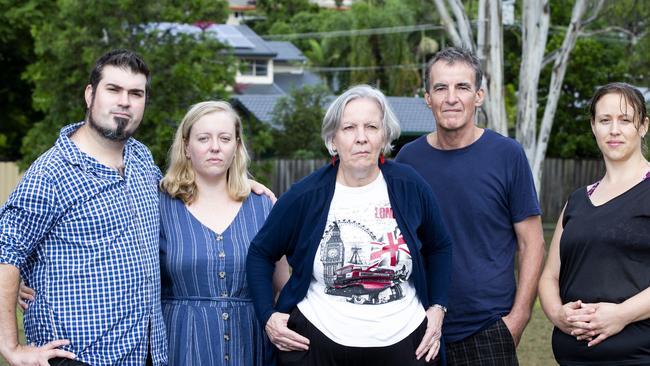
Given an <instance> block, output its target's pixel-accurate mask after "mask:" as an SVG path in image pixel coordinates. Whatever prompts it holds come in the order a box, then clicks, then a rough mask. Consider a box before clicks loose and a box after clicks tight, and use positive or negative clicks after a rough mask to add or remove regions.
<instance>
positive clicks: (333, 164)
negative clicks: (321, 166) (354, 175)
mask: <svg viewBox="0 0 650 366" xmlns="http://www.w3.org/2000/svg"><path fill="white" fill-rule="evenodd" d="M337 156H338V155H334V156H332V166H336V157H337Z"/></svg>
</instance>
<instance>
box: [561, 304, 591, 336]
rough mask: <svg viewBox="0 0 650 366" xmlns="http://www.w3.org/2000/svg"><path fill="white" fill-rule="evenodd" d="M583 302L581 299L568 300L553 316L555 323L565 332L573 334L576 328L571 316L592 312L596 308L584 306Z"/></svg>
mask: <svg viewBox="0 0 650 366" xmlns="http://www.w3.org/2000/svg"><path fill="white" fill-rule="evenodd" d="M582 305H583V303H582V301H580V300H577V301H572V302H567V303H566V304H564V305H562V306H560V307H558V308H557V311H555V313H554V316H553V319H552V321H553V325H555V326H556V327H558V329H560V330H561V331H562V332H563V333H565V334H569V335H572V332H573V331H575V330H576V326H575V324H573V323H572V322H570V321H569V317H571V316H575V315H586V314H590V313H592V312H593V311H594V310H593V309H592V308H590V307H582Z"/></svg>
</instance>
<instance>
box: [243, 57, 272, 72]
mask: <svg viewBox="0 0 650 366" xmlns="http://www.w3.org/2000/svg"><path fill="white" fill-rule="evenodd" d="M242 61H243V62H244V66H243V67H242V68H241V73H242V75H248V76H267V75H268V73H269V67H268V62H267V60H254V59H250V60H242Z"/></svg>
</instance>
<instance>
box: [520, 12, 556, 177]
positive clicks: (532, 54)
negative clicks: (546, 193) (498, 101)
mask: <svg viewBox="0 0 650 366" xmlns="http://www.w3.org/2000/svg"><path fill="white" fill-rule="evenodd" d="M521 12H522V22H521V23H522V27H521V28H522V29H521V33H522V37H521V38H522V42H521V43H522V50H521V66H520V69H519V90H518V93H517V95H518V96H519V98H518V100H517V131H516V135H515V136H516V139H517V141H519V143H521V145H522V146H523V147H524V151H525V152H526V157H527V158H528V161H529V162H532V161H533V159H534V155H535V146H536V141H537V140H536V139H537V107H538V106H537V88H538V87H539V75H540V72H541V71H542V67H543V60H544V50H545V48H546V41H547V35H548V28H549V23H550V9H549V1H548V0H542V1H538V0H524V2H523V5H522V11H521ZM531 165H532V164H531ZM531 168H532V166H531Z"/></svg>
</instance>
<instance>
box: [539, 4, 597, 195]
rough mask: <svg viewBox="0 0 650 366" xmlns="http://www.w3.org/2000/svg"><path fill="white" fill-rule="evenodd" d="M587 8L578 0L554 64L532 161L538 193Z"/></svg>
mask: <svg viewBox="0 0 650 366" xmlns="http://www.w3.org/2000/svg"><path fill="white" fill-rule="evenodd" d="M586 10H587V0H576V2H575V4H574V5H573V11H572V12H571V24H569V26H568V27H567V31H566V34H565V35H564V40H563V41H562V46H561V48H560V50H559V54H558V56H557V58H556V59H555V63H554V65H553V73H552V75H551V84H550V86H549V93H548V98H547V100H546V106H545V107H544V117H543V118H542V124H541V126H540V130H539V136H538V137H537V144H536V145H537V146H536V147H535V155H534V158H533V162H532V164H531V165H532V170H533V178H534V180H535V187H537V191H538V192H537V193H538V194H539V189H540V186H541V182H542V167H543V163H544V158H545V157H546V148H547V146H548V139H549V137H550V135H551V127H553V117H554V116H555V111H556V110H557V103H558V101H559V99H560V93H561V92H562V83H563V82H564V75H565V74H566V69H567V66H568V65H569V55H570V54H571V51H572V50H573V48H574V47H575V44H576V40H577V39H578V35H579V33H580V29H581V28H582V23H581V22H582V18H583V17H584V15H585V12H586Z"/></svg>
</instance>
